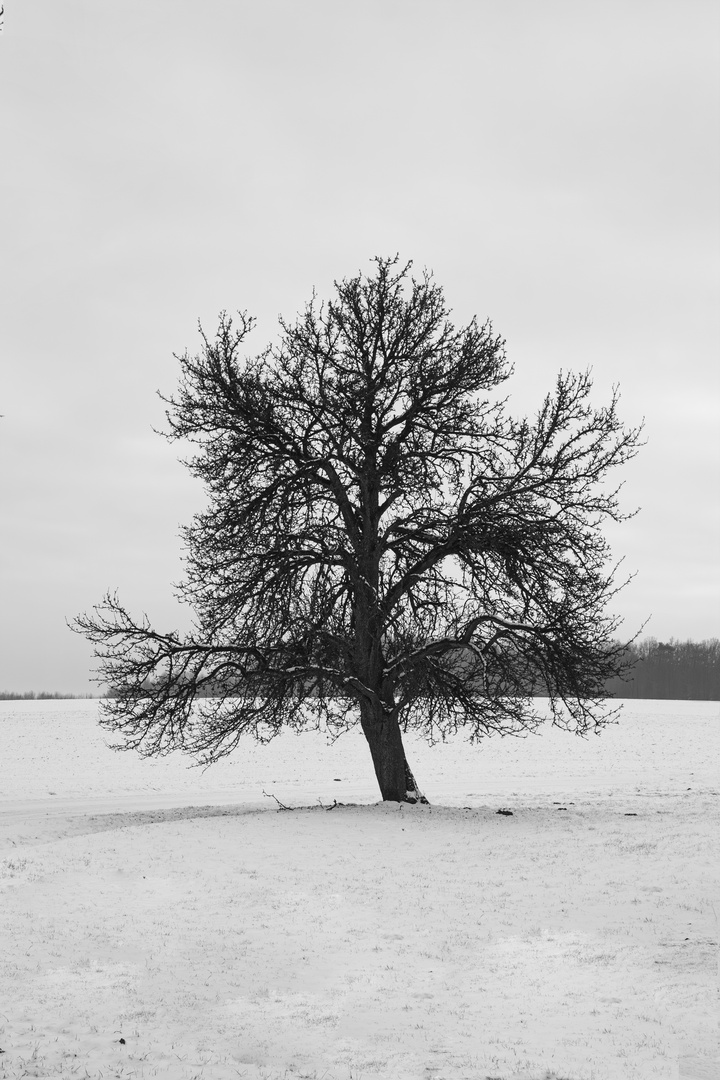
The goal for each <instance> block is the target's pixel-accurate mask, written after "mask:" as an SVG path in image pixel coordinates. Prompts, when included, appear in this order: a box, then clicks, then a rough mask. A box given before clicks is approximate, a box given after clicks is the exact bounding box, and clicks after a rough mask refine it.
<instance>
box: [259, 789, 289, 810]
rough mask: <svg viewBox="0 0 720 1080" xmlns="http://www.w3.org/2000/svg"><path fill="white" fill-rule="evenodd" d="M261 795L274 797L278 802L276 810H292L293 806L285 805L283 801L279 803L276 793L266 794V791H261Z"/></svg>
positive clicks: (269, 797)
mask: <svg viewBox="0 0 720 1080" xmlns="http://www.w3.org/2000/svg"><path fill="white" fill-rule="evenodd" d="M263 795H264V796H265V798H266V799H274V800H275V802H276V803H277V804H278V811H280V810H294V809H295V807H294V806H286V805H285V803H281V802H280V800H279V799H278V797H277V795H268V793H267V791H263Z"/></svg>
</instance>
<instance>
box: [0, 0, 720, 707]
mask: <svg viewBox="0 0 720 1080" xmlns="http://www.w3.org/2000/svg"><path fill="white" fill-rule="evenodd" d="M5 7H6V14H5V28H4V33H3V35H2V37H0V124H1V129H0V146H2V162H3V164H2V178H3V198H2V203H1V206H0V214H1V215H2V222H1V231H0V236H1V238H2V239H1V240H0V244H1V250H2V258H1V259H0V274H1V275H2V281H1V292H0V296H1V298H2V319H1V320H0V349H1V350H2V351H1V353H0V364H1V370H0V412H2V413H4V419H2V420H0V454H1V455H2V458H1V460H2V465H1V468H0V505H1V506H2V520H1V522H0V544H1V555H0V634H1V640H0V689H30V688H34V689H73V690H76V691H78V690H80V691H82V690H85V689H87V688H88V682H87V679H88V672H89V668H90V650H89V648H88V647H87V646H86V644H85V643H84V642H83V641H82V640H80V639H78V638H76V637H75V636H73V635H72V634H70V632H69V631H68V630H67V629H66V627H65V623H64V619H65V617H70V616H72V615H74V614H75V613H77V612H78V611H80V610H84V609H87V608H89V607H90V606H92V604H93V603H95V602H97V601H98V600H100V598H101V596H102V594H103V592H104V591H105V590H106V589H107V588H108V587H110V588H115V587H117V588H118V590H119V592H120V595H121V597H122V599H123V600H124V601H125V602H126V603H127V604H128V606H129V607H131V609H134V610H135V611H136V612H138V613H139V612H140V611H142V610H145V611H147V612H148V614H149V615H150V617H151V618H152V619H153V620H154V621H156V622H157V624H158V626H159V628H160V629H161V630H168V629H170V628H171V627H172V626H176V625H183V624H184V622H185V619H186V615H185V614H184V613H183V612H180V613H178V611H177V607H176V605H175V602H174V600H173V594H172V587H171V583H172V582H173V581H177V580H178V579H179V578H180V577H181V575H182V565H181V559H180V556H181V546H180V542H179V540H178V529H179V526H180V525H181V524H182V523H185V522H188V521H189V519H190V517H191V515H192V513H193V511H194V510H195V509H197V508H198V507H199V506H200V505H201V501H202V494H201V491H200V490H199V489H198V488H197V486H196V485H195V484H194V483H193V482H192V481H191V480H190V479H189V477H187V476H186V474H185V472H184V470H183V469H182V467H181V466H180V465H179V464H178V463H177V460H176V457H177V448H175V447H172V446H169V445H167V444H165V443H164V441H163V440H162V439H161V438H159V437H158V436H157V435H154V434H153V432H152V427H153V425H154V426H156V427H159V426H162V422H163V412H162V406H161V403H160V402H159V401H158V399H157V397H156V396H155V390H156V389H158V388H160V389H162V390H163V391H165V392H170V391H172V389H173V387H174V384H175V378H176V366H177V365H176V362H175V361H174V360H173V358H172V353H173V352H182V351H183V350H184V349H185V348H186V347H188V348H189V349H190V350H191V351H194V350H195V349H196V345H197V340H198V339H197V329H196V322H197V319H198V318H200V319H201V320H202V322H203V324H204V325H205V326H206V328H207V329H208V330H209V331H212V330H214V327H215V324H216V321H217V315H218V312H219V311H220V310H221V309H224V308H225V309H228V310H231V311H232V310H235V309H237V308H245V309H248V310H249V311H250V312H251V313H253V314H255V315H257V316H258V319H259V326H258V329H257V331H256V333H255V345H254V347H255V349H256V350H257V351H259V350H260V349H261V348H262V346H263V345H264V344H265V343H266V342H267V341H268V340H269V339H271V338H272V337H273V336H274V334H275V331H276V317H277V314H278V313H283V314H284V315H286V316H292V315H293V314H294V313H295V312H296V311H297V310H298V309H299V308H300V307H301V306H302V304H303V303H304V302H305V300H306V299H308V298H309V296H310V293H311V291H312V288H313V287H316V288H317V290H318V292H319V293H320V295H327V294H328V292H329V291H330V289H331V287H332V280H333V278H339V277H343V276H346V275H349V274H352V273H354V272H356V271H357V270H358V269H362V270H367V269H369V259H370V258H371V257H372V256H373V255H375V254H383V255H384V254H392V253H395V252H399V253H400V254H401V256H402V257H404V258H412V259H414V260H415V264H416V266H417V268H418V269H421V268H422V267H423V266H427V267H429V268H432V269H433V270H434V272H435V275H436V278H437V280H438V281H439V283H440V284H442V285H443V287H444V288H445V291H446V296H447V298H448V300H449V302H450V304H451V306H452V307H453V309H454V315H455V317H456V319H457V320H458V321H459V322H464V321H467V320H468V319H469V318H470V317H471V316H472V315H473V314H477V315H478V317H479V318H480V319H481V320H483V319H485V318H486V317H489V318H490V319H491V320H492V322H493V325H494V328H495V330H496V331H497V332H498V333H500V334H502V335H503V336H504V337H505V338H506V340H507V348H508V354H509V356H510V358H511V360H512V361H513V362H514V364H515V369H516V375H515V377H514V379H513V380H512V382H511V383H510V392H511V394H512V399H513V402H514V405H513V407H514V408H515V410H516V411H518V412H528V411H530V412H532V411H533V409H534V408H535V407H536V405H537V404H539V401H540V399H541V398H542V396H543V394H544V393H545V391H546V390H548V389H550V388H551V387H552V384H553V380H554V377H555V374H556V372H557V371H558V369H560V368H563V369H568V368H572V369H584V368H585V367H587V366H592V367H593V369H594V374H595V385H596V400H597V401H598V403H599V402H601V401H603V400H606V399H607V397H608V394H609V391H610V388H611V386H612V384H613V383H615V382H619V384H620V387H621V392H622V409H623V414H624V416H625V417H626V418H627V421H628V422H629V423H636V422H638V421H639V420H640V419H641V418H642V417H643V416H645V417H646V421H647V437H648V440H649V442H648V445H647V447H646V448H645V449H644V450H643V451H642V453H641V455H640V457H639V458H638V459H637V461H636V462H634V463H633V464H632V465H631V466H630V467H628V468H627V469H626V471H625V479H626V488H625V492H626V495H625V505H626V507H627V508H628V509H630V508H632V507H634V506H636V505H640V506H642V508H643V509H642V512H641V514H640V515H638V517H636V518H635V519H633V521H632V522H629V523H628V524H626V525H625V526H624V527H623V528H622V529H620V530H613V532H612V534H611V535H612V541H613V545H614V549H615V551H616V553H617V554H618V556H625V558H626V563H625V565H626V567H627V569H628V571H631V570H637V571H638V576H637V578H636V580H635V581H634V582H633V584H632V585H631V586H629V587H628V589H627V590H626V591H625V593H623V595H622V596H621V598H620V599H619V600H618V603H617V610H618V611H619V612H620V613H621V614H623V615H625V616H626V618H627V623H626V630H627V631H628V632H629V633H631V632H634V630H635V629H637V627H638V626H639V625H640V623H641V622H642V621H643V620H644V619H645V618H646V617H648V616H651V615H652V620H651V622H650V623H649V625H648V627H647V629H646V633H648V634H653V635H655V636H656V637H659V638H667V637H669V636H671V635H673V636H676V637H693V638H703V637H710V636H718V634H720V627H719V620H718V612H719V611H720V602H719V601H720V585H719V582H718V572H717V564H718V558H717V557H718V550H719V549H720V544H719V541H720V511H719V504H718V494H717V493H718V491H720V485H719V484H718V480H719V474H720V467H719V466H720V435H719V425H718V418H719V412H720V382H719V376H718V368H719V366H720V365H718V344H719V339H720V332H719V331H720V327H719V323H720V313H719V307H718V303H717V301H718V279H719V276H720V275H719V273H718V269H719V259H718V254H719V247H720V245H719V243H718V240H719V234H720V228H719V218H720V213H719V199H718V191H720V185H719V180H720V166H719V157H720V152H719V139H718V129H719V125H718V120H719V118H720V108H719V96H720V95H719V93H718V74H717V73H718V60H719V59H720V57H719V56H718V52H719V51H720V48H719V45H718V42H720V33H719V31H720V14H719V9H718V7H717V5H716V4H715V3H714V2H704V0H677V2H672V3H668V2H663V0H633V2H630V3H628V2H627V0H622V2H605V3H603V4H600V3H593V4H591V3H578V2H577V0H572V2H571V0H568V2H562V3H560V2H553V0H546V2H544V3H542V4H538V3H536V2H534V0H523V2H518V0H502V2H500V0H497V2H483V0H443V2H442V3H441V2H440V0H435V2H432V3H429V2H426V0H382V2H363V3H352V4H351V3H346V2H342V0H322V2H320V0H303V2H297V0H296V2H292V0H284V2H278V0H263V2H262V3H257V2H253V3H250V2H247V3H243V2H236V0H233V2H230V0H205V2H204V3H203V4H191V3H189V2H186V0H152V2H151V3H148V2H147V0H144V2H140V0H131V2H124V3H119V2H118V3H111V2H110V0H63V2H62V3H58V2H57V0H23V2H22V3H18V2H15V3H13V2H12V0H11V2H10V3H6V5H5Z"/></svg>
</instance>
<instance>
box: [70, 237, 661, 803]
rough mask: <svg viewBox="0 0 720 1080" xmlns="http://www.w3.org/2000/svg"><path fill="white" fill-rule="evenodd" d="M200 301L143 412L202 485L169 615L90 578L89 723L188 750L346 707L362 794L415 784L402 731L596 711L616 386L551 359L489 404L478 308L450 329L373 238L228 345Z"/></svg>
mask: <svg viewBox="0 0 720 1080" xmlns="http://www.w3.org/2000/svg"><path fill="white" fill-rule="evenodd" d="M253 325H254V322H253V319H252V318H251V317H249V316H248V315H247V314H245V313H243V314H240V315H239V316H238V317H237V318H236V319H233V318H231V317H229V316H228V315H226V314H223V315H222V316H221V318H220V322H219V326H218V330H217V333H216V335H215V337H214V338H212V339H211V338H208V337H206V336H205V334H204V332H203V331H202V329H201V336H202V346H201V350H200V352H199V353H198V354H197V355H192V356H191V355H189V354H188V353H185V354H184V355H182V356H180V357H178V358H177V359H178V360H179V363H180V382H179V387H178V389H177V392H176V394H175V395H174V396H173V397H170V398H164V399H163V400H164V401H165V402H166V404H167V406H168V411H167V418H168V424H169V428H168V431H167V433H166V434H167V437H168V438H169V439H171V440H179V441H181V442H182V443H184V444H185V443H190V444H192V445H193V446H194V451H193V456H192V457H191V458H190V459H189V461H187V463H186V464H187V466H188V468H189V469H190V471H191V473H192V474H193V475H194V476H196V477H197V478H198V479H199V480H201V481H202V483H203V484H204V486H205V490H206V493H207V496H208V499H207V508H206V509H205V510H204V511H203V512H201V513H199V514H197V515H196V516H195V518H194V519H193V521H192V523H191V524H190V525H189V526H188V527H187V528H186V529H185V530H184V539H185V543H186V547H187V557H186V564H187V574H186V578H185V580H184V582H183V583H182V585H181V586H180V593H179V595H180V598H181V600H182V601H184V602H186V603H188V604H190V605H191V607H192V609H193V611H194V616H195V621H194V625H193V629H192V630H191V632H189V633H187V634H179V633H158V632H156V631H155V630H154V629H153V628H152V626H151V625H150V623H149V622H148V620H147V619H145V618H143V619H141V620H139V621H137V620H136V619H134V618H133V617H132V616H131V614H130V613H129V612H128V611H127V610H126V609H125V608H124V607H123V605H122V604H121V602H120V601H119V599H118V598H117V596H115V595H112V594H108V595H107V596H106V598H105V600H104V602H103V603H102V604H101V605H99V606H98V607H97V608H95V609H94V611H93V612H92V613H91V614H88V615H82V616H79V617H78V618H77V619H76V620H75V624H74V625H75V629H77V630H79V631H80V632H82V633H83V634H85V635H86V636H87V637H88V638H89V639H90V640H91V641H92V642H93V643H94V644H95V646H96V655H97V657H98V659H99V669H98V678H99V680H100V681H102V682H104V683H105V684H106V685H107V687H108V688H109V691H110V693H111V694H112V695H113V696H111V697H109V698H108V699H107V701H106V702H105V703H104V706H103V709H104V717H103V723H104V724H105V725H106V726H107V727H109V728H110V729H111V730H112V731H114V732H115V733H117V734H118V735H119V736H120V742H119V744H118V745H119V746H122V747H123V748H135V749H137V750H139V751H140V752H141V753H143V754H147V755H151V754H162V753H166V752H168V751H170V750H173V749H175V748H181V749H183V750H185V751H187V752H188V753H190V754H192V755H194V756H195V757H196V758H197V759H198V761H199V762H200V763H204V764H206V763H209V762H212V761H214V760H216V759H218V758H219V757H221V756H223V755H225V754H227V753H230V752H232V751H233V750H234V749H236V748H237V746H238V744H239V742H240V740H241V738H242V737H243V736H244V735H246V734H247V733H252V734H253V735H254V736H255V737H257V738H259V739H261V740H266V739H269V738H272V737H273V736H274V735H276V734H277V733H278V732H279V731H281V730H282V729H283V728H284V727H291V728H295V729H302V728H305V727H307V726H311V725H318V726H323V727H324V728H325V729H326V730H328V731H329V732H330V733H331V734H336V733H339V732H341V731H343V730H345V729H346V728H347V727H349V726H351V725H354V724H356V723H358V722H359V723H360V724H361V726H362V730H363V732H364V734H365V736H366V738H367V741H368V745H369V748H370V751H371V755H372V759H373V763H374V766H375V772H376V776H377V779H378V783H379V786H380V790H381V793H382V796H383V798H384V799H397V800H405V799H418V798H421V796H420V793H419V791H418V788H417V785H416V783H415V780H414V777H413V775H412V772H411V770H410V768H409V765H408V763H407V760H406V757H405V752H404V748H403V743H402V733H403V732H405V731H407V730H408V729H412V730H415V731H418V732H420V733H421V734H422V735H423V736H425V737H426V738H428V739H429V740H431V741H432V740H434V739H437V738H444V737H446V736H447V735H448V734H452V733H454V732H456V731H457V730H458V729H463V730H464V731H465V732H467V733H469V735H470V736H471V738H472V739H473V740H474V739H479V738H481V737H482V736H485V735H488V734H490V733H493V732H498V733H500V734H519V733H523V732H524V731H527V730H528V729H533V728H535V727H536V726H537V725H538V724H539V723H540V722H541V719H542V716H543V709H542V708H539V707H538V702H537V699H536V698H535V697H533V695H534V694H535V695H537V694H543V695H545V696H546V697H547V698H548V699H549V707H550V712H551V716H552V720H553V722H554V723H556V724H559V725H561V726H564V727H567V728H568V729H570V730H574V731H576V732H580V733H585V732H587V731H589V730H596V729H598V728H599V727H600V726H601V725H602V724H603V723H606V722H607V721H608V719H609V718H610V714H609V712H608V709H607V706H606V703H604V702H603V688H604V686H605V683H606V681H607V680H608V679H609V678H611V677H613V676H615V675H617V674H619V673H620V672H621V669H622V664H623V657H624V656H625V653H624V651H623V649H622V647H621V646H620V645H618V644H617V642H615V640H614V638H615V635H616V630H617V620H616V619H614V618H612V617H611V616H610V615H609V614H608V613H607V607H608V602H609V601H610V599H611V598H612V596H613V595H614V594H615V592H616V591H617V589H618V588H619V587H620V586H619V585H618V583H617V581H616V568H615V567H614V566H613V565H612V563H611V560H610V551H609V549H608V545H607V542H606V540H605V538H604V536H603V533H602V524H603V522H604V521H605V520H607V519H611V520H613V521H620V520H622V519H623V518H625V517H627V516H629V515H627V514H624V513H623V512H622V511H621V510H620V508H619V503H618V490H619V488H618V486H617V485H615V484H613V483H609V482H608V477H609V474H610V473H611V472H612V471H613V470H615V469H616V468H617V467H618V466H621V465H622V464H623V463H625V462H626V461H628V459H630V458H631V457H633V455H634V454H635V453H636V451H637V448H638V446H639V439H640V431H639V429H637V428H634V429H626V428H624V427H623V425H622V424H621V422H620V419H619V417H618V412H617V405H618V395H617V392H616V391H615V392H614V393H613V395H612V397H611V400H610V401H609V402H608V403H607V404H605V405H602V406H599V407H593V406H592V404H591V403H590V392H591V385H592V384H591V378H590V375H589V374H588V373H584V374H573V373H566V374H560V375H558V377H557V381H556V383H555V386H554V389H553V390H552V391H551V392H550V393H549V394H548V395H547V397H546V398H545V399H544V401H543V402H542V404H541V405H540V407H539V409H538V412H537V415H536V416H535V417H534V418H533V419H527V418H519V419H516V418H513V416H512V415H511V414H510V413H509V411H508V408H507V401H506V399H505V398H504V397H503V396H502V394H501V391H502V390H503V389H504V384H505V383H506V381H507V380H508V378H509V376H510V375H511V369H510V366H509V364H508V361H507V359H506V354H505V345H504V342H503V341H502V340H501V338H500V337H498V336H496V335H495V334H494V332H493V329H492V326H491V324H490V323H488V322H486V323H485V324H483V325H480V324H479V323H478V322H477V320H476V319H473V320H472V321H471V322H470V323H468V325H467V326H464V327H461V328H456V327H455V326H454V325H453V323H452V322H451V319H450V313H449V310H448V307H447V305H446V302H445V298H444V294H443V291H442V289H441V288H440V286H439V285H437V284H436V282H435V281H434V279H433V277H432V275H431V274H429V273H427V272H424V273H422V274H421V275H420V276H419V277H415V276H413V273H412V266H411V264H407V265H405V266H403V265H401V264H400V263H399V262H398V260H397V259H385V258H377V259H375V261H374V269H373V271H372V273H371V274H369V275H367V276H363V275H362V274H358V275H356V276H354V277H351V278H349V279H344V280H342V281H340V282H336V283H335V288H334V294H333V296H332V298H331V299H330V300H328V301H327V302H326V303H321V302H319V301H318V300H317V298H316V297H315V296H313V299H312V300H311V301H310V302H309V303H308V305H307V306H306V308H305V310H304V311H303V312H302V313H301V314H300V315H299V316H298V317H297V318H296V319H295V320H294V321H286V320H284V319H281V320H280V330H279V335H278V340H277V342H276V343H275V344H273V345H270V346H268V347H267V348H265V349H264V350H263V351H261V352H260V353H259V354H255V355H246V354H245V349H246V346H247V339H248V336H249V334H250V332H251V331H252V329H253Z"/></svg>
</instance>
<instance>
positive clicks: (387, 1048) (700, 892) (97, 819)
mask: <svg viewBox="0 0 720 1080" xmlns="http://www.w3.org/2000/svg"><path fill="white" fill-rule="evenodd" d="M96 713H97V702H92V701H88V702H85V701H83V702H75V701H60V702H39V701H28V702H3V703H1V704H0V745H1V747H2V759H1V762H2V764H1V767H0V1048H1V1049H2V1051H3V1052H2V1053H1V1054H0V1077H45V1076H52V1077H68V1078H69V1077H77V1078H88V1077H91V1078H96V1077H97V1078H100V1077H103V1078H108V1077H122V1078H151V1077H158V1078H173V1080H174V1078H177V1080H190V1078H202V1080H226V1078H227V1080H230V1078H245V1080H300V1078H306V1080H486V1078H492V1080H496V1078H497V1080H510V1078H518V1080H519V1078H523V1080H560V1078H562V1080H665V1078H674V1077H678V1078H682V1080H718V1078H720V1056H718V981H717V976H718V946H717V941H718V914H719V913H720V899H719V897H718V892H719V890H718V881H719V878H720V859H719V858H718V835H719V833H718V815H719V809H720V808H719V803H720V799H719V798H718V787H719V784H718V760H719V759H720V754H719V751H720V708H719V707H718V705H717V703H708V702H700V703H697V702H650V701H647V702H628V703H627V705H626V708H625V712H624V716H623V718H622V720H621V723H620V725H619V726H617V727H614V728H612V729H610V730H608V731H606V732H605V734H604V735H603V736H602V737H601V738H593V739H591V740H588V741H584V740H580V739H577V738H574V737H572V736H569V735H566V734H564V733H562V732H557V731H552V730H549V729H548V730H546V732H545V734H543V735H542V736H539V737H538V736H535V737H531V738H529V739H525V740H510V739H505V740H488V741H487V742H486V743H484V744H483V745H481V746H479V747H470V746H469V745H468V744H467V743H465V742H463V741H461V740H456V741H454V742H452V743H449V744H447V745H441V746H437V747H434V748H428V747H426V746H425V745H424V744H422V743H417V742H415V741H413V740H409V741H408V756H409V758H410V761H411V765H412V767H413V770H414V772H415V775H416V777H417V779H418V782H419V784H420V786H421V788H423V790H424V791H425V793H426V795H427V796H428V797H429V799H430V800H431V802H432V804H433V805H432V806H431V807H430V808H421V807H410V806H403V807H398V806H382V805H378V804H377V801H376V800H377V790H376V787H375V781H374V777H373V776H372V770H371V765H370V758H369V754H368V752H367V749H366V748H365V746H364V744H363V740H362V737H361V736H360V735H356V734H350V735H347V736H343V737H342V738H341V739H340V740H339V741H338V742H337V743H335V744H334V745H332V746H328V745H327V744H326V743H325V741H324V740H323V738H322V736H318V735H304V736H295V735H292V734H290V735H287V736H282V737H281V738H280V739H278V740H276V741H275V742H274V743H272V744H270V745H269V746H267V747H264V748H262V747H257V746H255V745H251V744H249V745H248V746H247V747H246V748H244V749H243V751H242V752H238V753H237V754H236V755H235V756H234V757H233V758H232V759H229V760H227V761H225V762H222V763H219V764H218V765H217V766H214V767H213V768H212V769H209V770H207V771H206V772H204V773H201V772H199V771H198V770H196V769H193V770H189V771H188V769H187V767H186V766H187V760H186V759H182V758H176V757H171V758H167V759H163V760H160V761H143V760H142V759H140V758H139V757H138V756H137V755H134V754H117V753H113V752H111V751H110V750H108V749H107V747H106V745H105V738H104V736H103V734H102V731H101V730H100V729H99V728H98V727H97V724H96V722H95V721H96ZM263 790H264V791H266V792H268V793H270V794H272V795H274V796H275V797H276V798H277V799H278V800H280V802H282V803H284V804H286V805H288V806H292V807H295V809H294V810H291V811H289V810H287V811H286V810H281V811H279V810H278V809H277V803H276V802H275V801H274V800H273V799H272V798H267V797H265V796H263ZM335 800H337V803H338V804H344V805H337V806H335V807H334V809H331V810H327V809H323V806H321V803H322V804H323V805H324V806H325V807H327V806H332V805H333V803H334V801H335ZM501 809H506V810H512V815H510V814H499V813H498V812H497V811H498V810H501Z"/></svg>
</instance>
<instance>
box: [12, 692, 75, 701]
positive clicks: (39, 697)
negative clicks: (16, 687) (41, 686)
mask: <svg viewBox="0 0 720 1080" xmlns="http://www.w3.org/2000/svg"><path fill="white" fill-rule="evenodd" d="M94 697H96V695H95V694H49V693H46V691H44V690H41V691H40V693H39V694H36V693H35V691H34V690H27V691H26V692H25V693H24V694H16V693H15V692H14V691H13V690H0V701H72V700H80V701H85V700H87V699H88V698H94Z"/></svg>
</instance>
